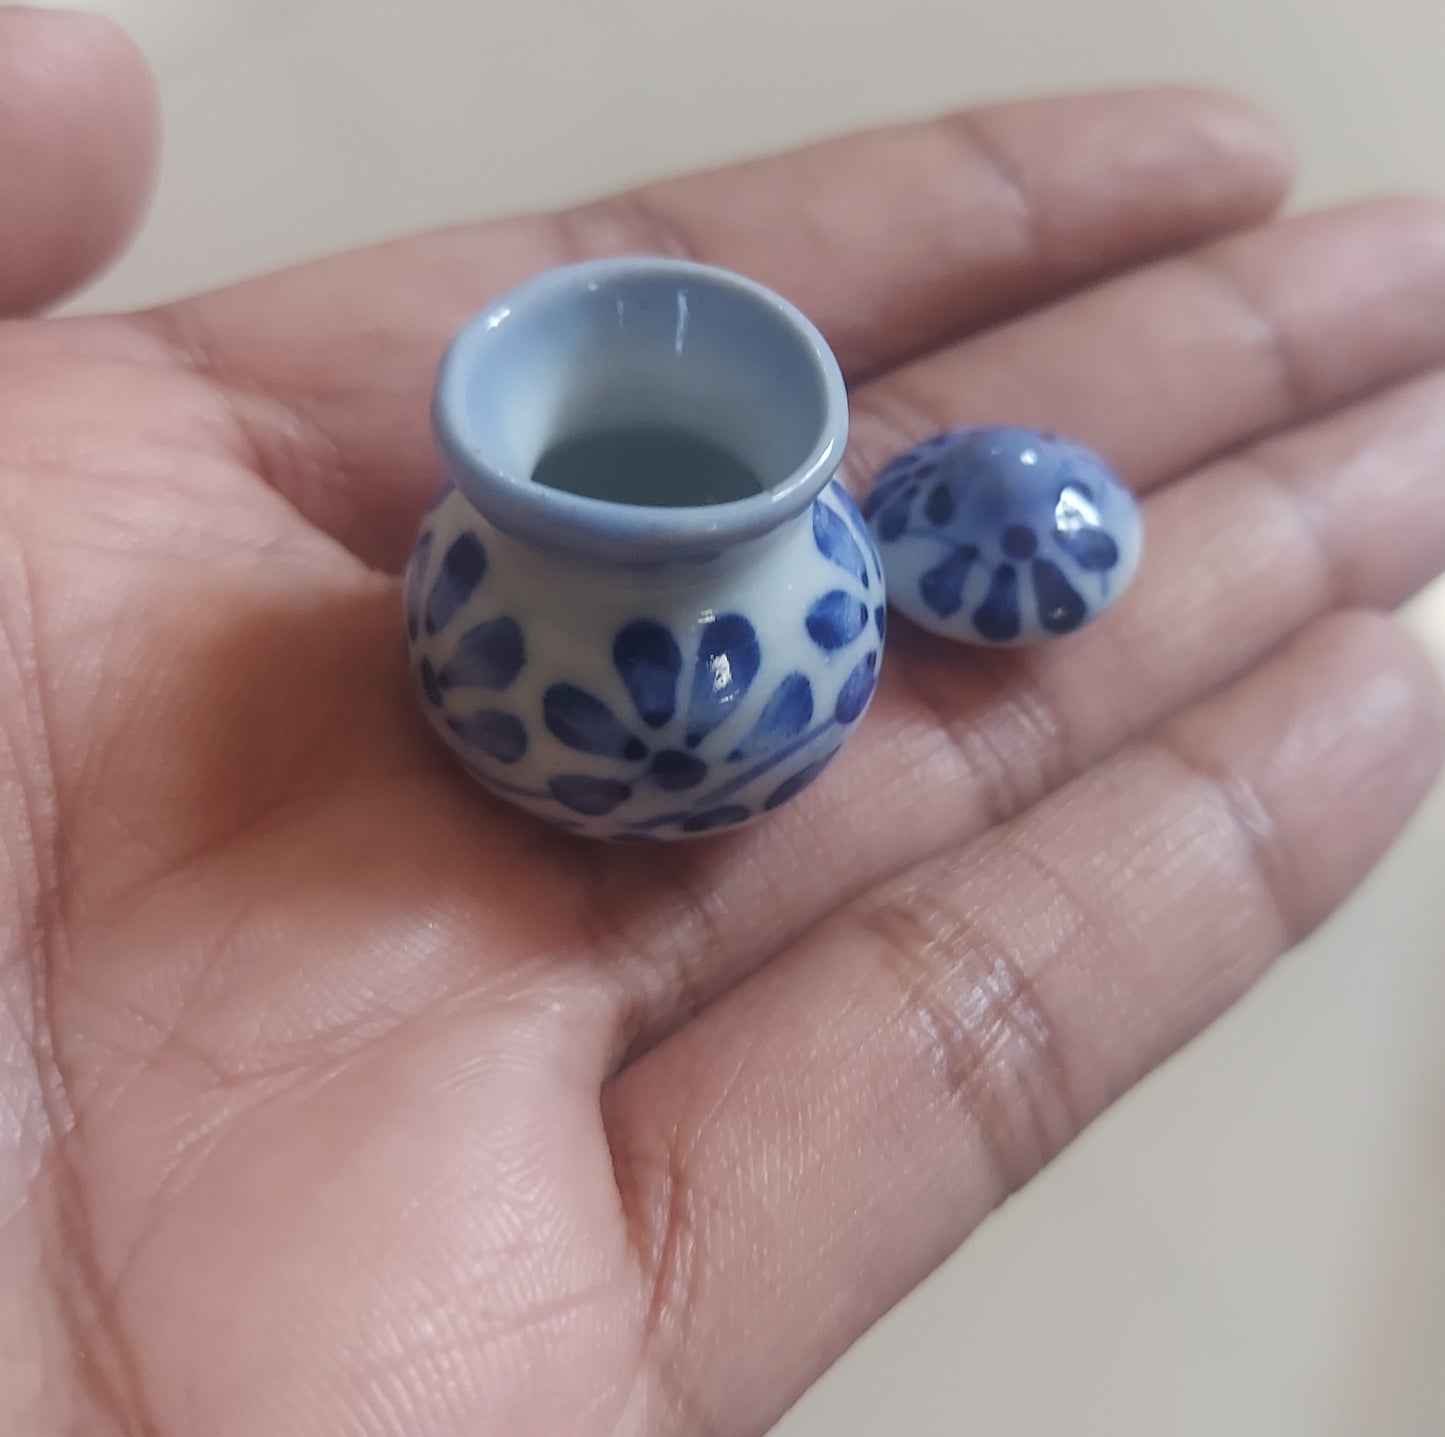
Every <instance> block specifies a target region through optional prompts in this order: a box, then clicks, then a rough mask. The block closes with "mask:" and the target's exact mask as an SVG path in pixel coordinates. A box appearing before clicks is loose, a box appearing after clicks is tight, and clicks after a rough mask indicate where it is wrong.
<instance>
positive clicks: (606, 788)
mask: <svg viewBox="0 0 1445 1437" xmlns="http://www.w3.org/2000/svg"><path fill="white" fill-rule="evenodd" d="M547 787H548V788H549V789H551V791H552V797H553V798H555V799H556V800H557V802H558V803H561V804H564V805H565V806H566V807H568V808H570V809H571V810H572V812H573V813H585V814H586V815H587V816H588V817H589V818H602V817H604V816H605V815H606V814H609V813H611V812H612V810H613V809H614V808H617V807H618V806H619V805H620V804H624V803H626V802H627V800H628V799H629V798H631V797H632V787H631V785H630V784H626V783H619V782H618V781H617V780H616V779H613V778H590V777H588V775H586V774H584V773H559V774H558V775H557V776H556V777H555V778H553V779H550V780H549V781H548V784H547Z"/></svg>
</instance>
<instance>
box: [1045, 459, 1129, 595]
mask: <svg viewBox="0 0 1445 1437" xmlns="http://www.w3.org/2000/svg"><path fill="white" fill-rule="evenodd" d="M1054 541H1055V543H1057V544H1058V546H1059V547H1060V548H1061V549H1062V550H1063V551H1064V552H1065V553H1066V554H1067V555H1068V556H1069V557H1070V558H1071V559H1072V560H1073V561H1074V563H1076V564H1077V565H1078V566H1079V567H1080V568H1081V569H1084V570H1086V571H1088V572H1089V573H1091V574H1102V573H1105V572H1106V571H1107V570H1109V569H1112V568H1113V567H1114V566H1115V565H1116V564H1117V563H1118V562H1119V546H1118V544H1117V543H1115V541H1114V538H1113V536H1112V535H1111V534H1110V533H1109V532H1108V530H1106V529H1105V528H1104V527H1103V525H1102V520H1101V519H1100V517H1099V509H1098V506H1097V505H1096V504H1095V503H1094V493H1093V490H1091V489H1090V488H1089V486H1088V485H1087V484H1081V483H1079V482H1078V481H1077V480H1075V481H1073V482H1072V483H1069V484H1065V485H1064V487H1063V488H1062V489H1060V490H1059V497H1058V500H1057V501H1056V502H1055V504H1054Z"/></svg>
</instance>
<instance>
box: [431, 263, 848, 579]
mask: <svg viewBox="0 0 1445 1437" xmlns="http://www.w3.org/2000/svg"><path fill="white" fill-rule="evenodd" d="M432 420H433V428H434V431H435V434H436V439H437V443H438V445H439V447H440V449H441V452H442V455H443V458H444V459H445V461H446V464H447V468H448V469H449V471H450V473H451V477H452V479H453V481H454V482H455V483H456V485H457V487H458V488H459V489H460V490H461V491H462V493H463V494H464V495H465V496H466V498H467V499H468V500H469V501H470V502H471V504H472V505H473V506H474V507H475V508H476V509H477V510H478V511H479V512H480V513H481V514H482V515H483V516H484V517H485V518H487V519H488V520H489V521H490V522H491V523H492V524H494V525H495V526H496V527H497V528H498V529H500V530H502V531H503V532H504V533H509V534H511V535H513V536H514V537H516V538H518V539H522V540H524V541H529V542H533V543H538V544H542V545H544V546H546V547H549V548H556V549H567V550H572V551H574V552H582V553H589V554H595V555H599V556H602V557H606V558H611V559H624V560H653V559H664V558H668V557H685V556H688V555H697V554H701V553H705V552H717V551H718V550H720V549H723V548H725V547H727V546H729V545H731V544H735V543H740V542H744V541H746V540H749V539H754V538H760V537H762V536H763V535H764V534H766V533H768V532H769V531H771V530H773V529H775V528H777V527H778V526H779V525H780V524H782V523H784V522H785V521H786V520H787V519H789V518H791V517H793V516H794V515H796V514H799V513H801V512H802V511H803V510H805V509H806V508H807V507H808V505H809V504H811V503H812V501H813V499H814V498H815V497H816V495H817V494H818V492H819V491H820V490H821V489H822V488H823V486H824V485H825V484H826V483H827V482H828V480H829V479H830V478H831V477H832V475H833V473H834V472H835V471H836V469H837V467H838V464H839V462H840V460H841V459H842V455H843V449H844V446H845V444H846V442H847V429H848V415H847V396H846V390H845V387H844V383H843V376H842V374H841V372H840V371H839V368H838V364H837V361H836V359H835V358H834V357H833V354H832V351H831V350H830V349H829V348H828V345H827V343H826V341H825V340H824V339H823V337H822V335H821V334H820V333H819V332H818V330H817V329H816V328H815V327H814V325H813V324H812V323H811V322H810V321H809V320H808V319H807V318H806V317H805V316H804V315H803V314H802V313H801V312H800V311H799V310H797V309H796V308H795V307H794V306H793V305H791V304H789V303H788V302H787V301H786V300H784V299H782V298H781V297H780V296H778V295H776V294H774V293H773V292H772V291H770V290H768V289H765V288H764V287H763V286H761V285H758V284H756V283H754V282H753V281H752V280H749V279H746V278H744V277H743V276H741V275H736V274H732V273H730V272H729V271H726V270H720V269H715V268H713V267H711V266H707V265H700V264H695V263H693V262H691V261H686V260H676V259H665V258H648V257H627V258H620V259H604V260H594V261H590V262H587V263H584V264H578V265H570V266H566V267H564V268H561V269H554V270H549V271H546V272H544V273H542V274H540V275H538V276H537V277H536V278H534V279H532V280H529V281H527V282H526V283H525V284H523V285H521V286H520V287H519V288H517V289H514V290H513V291H511V292H510V293H509V294H506V295H504V296H502V297H501V298H500V299H498V300H497V301H495V302H494V303H493V304H492V305H490V306H488V308H487V309H485V310H483V311H482V312H481V313H480V314H478V315H476V316H475V317H474V318H473V319H472V320H470V321H469V322H468V323H467V324H466V326H465V327H464V328H463V329H462V330H461V331H460V333H459V334H458V335H457V336H456V338H455V339H454V340H453V341H452V343H451V345H450V346H449V348H448V349H447V352H446V355H445V357H444V358H443V360H442V364H441V369H440V372H439V374H438V378H437V386H436V393H435V397H434V400H433V407H432Z"/></svg>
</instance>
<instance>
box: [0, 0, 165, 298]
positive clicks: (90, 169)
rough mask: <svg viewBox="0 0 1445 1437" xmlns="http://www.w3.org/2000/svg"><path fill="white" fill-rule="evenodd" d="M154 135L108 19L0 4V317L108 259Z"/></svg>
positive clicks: (133, 210) (133, 211) (137, 78)
mask: <svg viewBox="0 0 1445 1437" xmlns="http://www.w3.org/2000/svg"><path fill="white" fill-rule="evenodd" d="M155 130H156V121H155V98H154V93H153V90H152V87H151V81H150V76H149V73H148V71H147V69H146V65H145V62H144V61H143V60H142V59H141V57H140V53H139V51H137V50H136V48H135V46H134V45H132V44H131V42H130V41H129V40H128V39H127V38H126V37H125V35H124V34H123V33H122V32H121V31H120V30H118V29H117V28H116V27H115V26H114V25H112V24H111V23H110V22H109V21H107V20H102V19H100V18H98V17H96V16H93V15H79V14H73V13H70V12H65V11H56V10H26V9H8V8H7V9H0V213H3V214H4V216H5V223H4V225H3V226H0V314H9V315H16V314H25V313H28V312H30V311H32V310H36V309H40V308H42V307H43V306H44V305H47V304H50V303H51V302H53V301H54V300H57V299H59V298H60V297H61V296H62V295H64V294H65V293H67V292H68V291H69V290H71V289H73V288H74V287H75V286H76V285H78V284H80V283H81V282H82V281H84V280H86V279H88V278H89V277H90V276H91V275H92V274H94V273H95V271H96V270H97V269H99V268H100V266H101V265H103V264H105V263H106V261H108V260H109V259H110V258H112V256H113V255H114V254H115V253H116V251H117V250H118V249H119V248H120V246H121V244H122V243H123V242H124V240H125V239H126V238H127V237H128V236H129V235H130V232H131V230H132V229H133V228H134V226H135V224H136V221H137V220H138V219H139V217H140V213H141V210H142V208H143V206H144V204H145V200H146V198H147V195H148V193H149V190H150V182H151V171H152V166H153V161H154V150H155Z"/></svg>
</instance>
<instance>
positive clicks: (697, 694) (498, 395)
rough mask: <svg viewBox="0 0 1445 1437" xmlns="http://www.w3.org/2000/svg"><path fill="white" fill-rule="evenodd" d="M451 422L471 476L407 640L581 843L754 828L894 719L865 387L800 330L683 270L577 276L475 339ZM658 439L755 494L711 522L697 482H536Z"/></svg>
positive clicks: (448, 432) (500, 771)
mask: <svg viewBox="0 0 1445 1437" xmlns="http://www.w3.org/2000/svg"><path fill="white" fill-rule="evenodd" d="M433 422H434V429H435V433H436V437H437V441H438V443H439V446H440V449H441V452H442V455H443V457H444V459H445V462H446V467H447V470H448V471H449V478H448V481H447V482H446V484H445V485H444V486H443V489H442V492H441V494H440V496H439V497H438V499H437V501H436V503H435V504H434V505H433V507H432V509H431V510H430V512H429V513H428V514H427V515H426V518H425V520H424V521H423V523H422V527H421V531H420V534H419V536H418V538H417V541H416V546H415V549H414V551H413V553H412V557H411V560H410V563H409V566H408V571H407V576H406V585H405V592H406V635H407V642H408V649H409V657H410V664H411V671H412V674H413V677H414V680H415V683H416V687H417V691H418V694H419V697H420V700H421V704H422V707H423V710H424V712H425V713H426V716H427V718H428V719H429V721H430V723H431V725H432V727H433V728H434V729H435V730H436V731H437V733H438V734H440V736H441V737H442V739H443V740H445V742H446V743H447V744H448V745H449V746H450V747H451V748H452V750H453V751H454V752H455V753H456V755H457V757H458V758H460V760H461V761H462V763H463V764H464V765H465V767H466V769H467V771H468V772H469V773H471V775H472V776H473V777H474V778H476V779H477V780H478V781H480V782H481V783H482V784H483V785H484V786H485V787H487V788H489V789H491V790H492V791H493V792H494V793H497V794H500V795H501V796H502V797H504V798H506V799H508V800H510V801H511V802H512V803H514V804H516V805H517V806H518V807H520V808H522V809H525V810H526V811H527V812H529V813H532V814H535V815H536V816H538V817H540V818H542V819H545V820H547V821H549V822H551V823H553V824H556V825H557V826H559V827H561V828H564V829H567V830H570V831H574V832H577V833H580V834H585V835H588V836H592V837H599V838H611V839H624V840H633V841H656V840H661V839H675V838H683V837H690V836H694V835H699V834H706V833H712V832H715V831H718V830H722V829H730V828H734V827H736V826H737V825H739V824H742V823H745V822H747V821H748V820H749V819H753V818H756V817H758V816H759V815H760V814H763V813H766V812H768V811H769V810H771V809H775V808H777V807H778V806H779V805H781V804H783V803H785V802H787V801H788V800H789V799H790V798H792V797H794V796H795V795H797V794H798V793H801V792H802V791H803V789H805V788H806V787H807V786H808V785H809V784H810V783H812V781H813V780H814V779H815V778H817V777H818V775H819V774H820V773H822V771H823V769H824V768H825V767H826V766H827V764H828V763H829V761H830V760H831V759H832V758H833V757H834V755H835V754H836V753H837V752H838V749H839V747H840V746H841V745H842V743H843V741H844V740H845V739H846V738H847V737H848V735H849V734H850V733H851V732H852V731H853V730H854V728H855V727H856V726H857V724H858V722H859V720H860V719H861V718H862V717H863V713H864V710H865V709H866V708H867V707H868V703H869V700H870V699H871V697H872V694H873V689H874V685H875V683H876V681H877V676H878V668H879V663H880V660H881V657H882V650H883V628H884V621H885V620H884V604H885V593H884V582H883V570H882V565H881V563H880V561H879V557H878V553H877V550H876V549H875V548H874V545H873V543H872V540H871V539H870V537H869V534H868V529H867V526H866V525H865V524H864V523H863V519H862V516H861V515H860V514H859V512H858V510H857V508H856V507H855V505H854V504H853V501H852V499H851V498H850V497H849V496H848V494H847V493H846V492H845V490H844V489H843V488H842V487H841V486H840V485H839V484H838V482H837V481H836V480H835V479H834V477H833V476H834V473H835V471H836V470H837V467H838V463H839V460H840V459H841V457H842V454H843V447H844V444H845V442H846V439H847V427H848V417H847V398H846V393H845V390H844V385H843V378H842V375H841V373H840V372H839V369H838V365H837V362H836V360H835V359H834V357H833V355H832V353H831V351H830V350H829V349H828V346H827V344H826V343H825V341H824V340H823V338H822V336H821V335H820V334H819V333H818V331H817V330H816V329H815V328H814V327H813V325H812V324H810V323H809V321H808V320H807V319H806V318H804V316H803V315H802V314H801V313H799V311H798V310H796V309H795V308H794V307H793V306H792V305H790V304H788V303H787V302H786V301H784V300H783V299H781V298H780V297H779V296H777V295H775V294H773V293H772V292H770V291H769V290H766V289H764V288H762V287H761V286H760V285H757V284H755V283H753V282H751V281H750V280H747V279H744V278H742V277H741V276H738V275H734V274H730V273H728V272H726V271H722V270H717V269H713V268H711V267H708V266H704V265H697V264H691V263H687V262H683V261H679V260H673V259H652V258H625V259H609V260H599V261H594V262H591V263H587V264H581V265H575V266H569V267H566V268H562V269H558V270H551V271H548V272H546V273H544V274H542V275H539V276H538V277H537V278H535V279H532V280H530V281H529V282H527V283H525V284H523V285H522V286H521V287H520V288H519V289H516V290H514V291H513V292H512V293H510V294H508V295H505V296H504V297H503V298H501V299H499V300H498V301H497V302H496V303H494V304H493V305H491V307H490V308H488V309H487V310H485V311H483V312H482V313H481V314H480V315H478V316H477V317H476V318H475V319H474V320H472V321H471V322H470V323H469V324H468V325H467V326H466V327H465V328H464V329H463V330H462V331H461V333H460V334H459V335H458V336H457V338H456V339H455V340H454V341H453V343H452V345H451V347H450V348H449V350H448V352H447V355H446V357H445V359H444V360H443V362H442V366H441V371H440V375H439V377H438V381H437V388H436V396H435V401H434V405H433ZM638 425H645V426H667V427H668V428H669V429H670V430H671V431H673V432H678V431H681V432H683V433H685V434H687V435H691V436H696V437H697V438H698V439H700V440H704V441H706V442H708V443H710V444H712V445H715V446H717V447H718V448H720V449H722V450H725V451H727V453H728V454H730V455H732V456H735V457H736V459H737V460H740V461H741V462H742V463H743V464H744V465H746V466H747V469H748V471H750V473H751V474H752V475H753V476H756V479H757V484H756V485H755V486H754V487H755V492H751V493H748V494H746V495H745V496H744V497H734V498H729V499H726V500H725V501H722V502H698V501H699V498H700V497H704V498H705V496H700V495H699V493H698V491H697V489H696V486H695V485H693V484H692V483H691V482H689V481H688V480H687V479H686V478H684V479H683V480H682V481H680V482H679V483H678V484H677V485H676V492H675V494H674V493H673V492H672V490H671V489H669V490H668V491H667V492H666V493H665V494H664V495H663V496H662V498H661V499H659V498H657V497H654V498H653V499H651V500H649V501H647V502H625V501H624V500H622V499H615V498H608V497H606V496H605V494H604V495H597V494H592V493H577V492H569V491H567V490H565V489H562V488H552V487H548V486H547V485H544V484H541V483H538V482H537V481H536V480H535V479H534V477H533V475H534V471H535V470H536V469H537V465H538V462H539V460H540V459H542V457H543V456H544V455H546V454H548V453H549V452H553V451H554V450H555V448H556V446H557V445H558V444H559V442H566V441H568V440H569V439H570V438H572V437H573V436H579V435H584V436H585V435H588V434H596V433H606V432H615V431H617V430H618V429H619V427H625V426H638ZM642 477H643V478H644V479H646V478H647V476H642ZM604 487H605V486H604Z"/></svg>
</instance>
